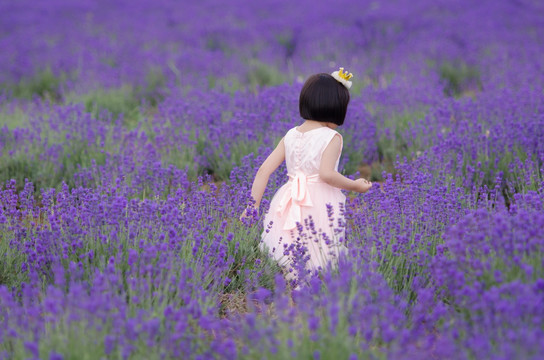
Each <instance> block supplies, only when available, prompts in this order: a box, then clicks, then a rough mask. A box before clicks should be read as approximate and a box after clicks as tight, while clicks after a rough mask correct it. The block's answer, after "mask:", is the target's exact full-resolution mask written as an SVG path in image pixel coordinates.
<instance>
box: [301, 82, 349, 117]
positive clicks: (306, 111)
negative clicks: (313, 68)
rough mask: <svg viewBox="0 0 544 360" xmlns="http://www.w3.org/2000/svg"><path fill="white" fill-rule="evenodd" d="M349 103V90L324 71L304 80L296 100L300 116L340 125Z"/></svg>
mask: <svg viewBox="0 0 544 360" xmlns="http://www.w3.org/2000/svg"><path fill="white" fill-rule="evenodd" d="M348 104H349V90H348V89H347V88H346V87H345V86H344V85H342V84H341V83H340V82H339V81H337V80H336V79H335V78H333V77H332V76H331V75H329V74H326V73H320V74H315V75H312V76H310V77H309V78H308V80H306V82H305V83H304V86H303V87H302V90H301V91H300V98H299V101H298V108H299V111H300V116H301V117H302V118H303V119H306V120H315V121H321V122H331V123H334V124H336V125H342V124H343V123H344V119H345V117H346V111H347V109H348Z"/></svg>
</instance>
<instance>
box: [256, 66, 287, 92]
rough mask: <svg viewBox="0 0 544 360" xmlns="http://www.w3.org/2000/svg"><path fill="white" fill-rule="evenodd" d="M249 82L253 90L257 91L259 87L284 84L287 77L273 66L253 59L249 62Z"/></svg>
mask: <svg viewBox="0 0 544 360" xmlns="http://www.w3.org/2000/svg"><path fill="white" fill-rule="evenodd" d="M247 82H248V84H249V87H250V88H251V89H252V90H256V89H257V88H259V87H265V86H276V85H280V84H284V83H286V82H287V76H286V75H285V74H284V73H282V72H281V71H280V70H278V69H277V68H275V67H273V66H272V65H268V64H265V63H264V62H262V61H259V60H256V59H253V60H251V61H250V62H249V70H248V73H247Z"/></svg>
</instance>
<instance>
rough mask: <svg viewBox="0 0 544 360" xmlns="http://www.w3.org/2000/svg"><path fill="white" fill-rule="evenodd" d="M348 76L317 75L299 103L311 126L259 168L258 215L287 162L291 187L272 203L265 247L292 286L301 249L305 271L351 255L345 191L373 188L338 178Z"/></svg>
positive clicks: (295, 132) (292, 135)
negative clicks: (272, 181) (347, 246)
mask: <svg viewBox="0 0 544 360" xmlns="http://www.w3.org/2000/svg"><path fill="white" fill-rule="evenodd" d="M343 70H344V69H343V68H340V70H339V71H335V72H333V73H332V74H331V75H329V74H325V73H321V74H315V75H312V76H311V77H310V78H309V79H308V80H307V81H306V83H305V84H304V86H303V87H302V90H301V92H300V98H299V111H300V116H301V117H302V118H303V119H305V121H304V122H303V123H302V124H300V125H299V126H296V127H294V128H292V129H291V130H289V131H288V132H287V133H286V134H285V136H284V137H283V138H282V139H281V141H280V142H279V144H278V146H277V147H276V148H275V149H274V151H273V152H272V153H271V154H270V155H269V156H268V158H267V159H266V160H265V161H264V163H263V164H262V165H261V166H260V167H259V170H258V171H257V175H256V176H255V180H254V182H253V186H252V188H251V196H252V197H253V199H254V200H255V207H256V209H258V208H259V205H260V203H261V199H262V196H263V193H264V190H265V188H266V186H267V184H268V179H269V177H270V175H271V174H272V173H273V172H274V171H275V170H276V169H277V168H278V167H279V166H280V165H281V164H282V162H283V161H284V160H285V161H286V165H287V172H288V176H289V181H288V182H287V183H286V184H284V185H283V186H282V187H281V188H280V189H279V190H278V191H277V192H276V194H275V195H274V197H273V198H272V201H271V202H270V209H269V211H268V213H267V214H266V215H265V218H264V231H263V233H262V243H261V244H260V246H261V249H263V250H265V251H269V252H270V253H271V254H272V255H273V257H274V258H275V259H276V260H277V261H278V262H279V264H280V266H282V267H283V268H284V269H285V270H286V271H287V276H286V277H287V279H288V280H290V279H293V278H295V277H296V275H295V273H296V272H297V271H293V270H295V269H293V270H290V269H288V267H289V266H293V259H294V257H295V254H296V253H297V252H299V253H300V249H301V246H300V245H303V246H302V249H303V250H302V251H303V253H304V251H306V254H303V255H309V259H307V260H308V261H307V263H306V264H305V265H303V266H305V267H306V269H308V270H314V269H319V267H321V268H325V267H326V265H327V263H328V262H329V261H331V260H332V259H335V258H337V257H338V255H339V253H340V252H341V251H343V250H342V249H345V246H344V245H343V243H342V241H343V238H344V223H343V214H342V211H341V210H343V207H344V205H345V200H346V197H345V196H344V194H343V193H342V192H341V190H340V189H345V190H353V191H357V192H360V193H363V192H366V191H368V190H369V189H370V188H371V186H372V183H370V182H368V181H366V180H364V179H357V180H351V179H348V178H347V177H345V176H343V175H341V174H339V173H338V161H339V159H340V155H341V151H342V136H341V135H340V134H339V133H338V132H336V131H335V130H334V129H336V128H337V127H338V126H339V125H342V124H343V123H344V118H345V116H346V111H347V107H348V103H349V100H350V96H349V90H348V89H349V87H350V86H351V81H349V79H350V78H351V77H352V76H353V75H352V74H347V72H346V73H344V72H343ZM331 211H332V214H331ZM246 213H247V212H246ZM246 213H244V215H243V216H245V214H246Z"/></svg>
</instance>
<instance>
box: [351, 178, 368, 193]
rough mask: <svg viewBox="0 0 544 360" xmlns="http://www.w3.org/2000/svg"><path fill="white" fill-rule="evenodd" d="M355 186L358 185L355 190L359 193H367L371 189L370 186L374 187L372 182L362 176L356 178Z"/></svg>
mask: <svg viewBox="0 0 544 360" xmlns="http://www.w3.org/2000/svg"><path fill="white" fill-rule="evenodd" d="M355 186H356V189H355V191H357V192H359V193H365V192H367V191H368V190H370V188H371V187H372V183H371V182H370V181H368V180H365V179H362V178H361V179H357V180H355Z"/></svg>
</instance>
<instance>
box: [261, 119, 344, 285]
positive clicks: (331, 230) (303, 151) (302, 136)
mask: <svg viewBox="0 0 544 360" xmlns="http://www.w3.org/2000/svg"><path fill="white" fill-rule="evenodd" d="M337 134H338V135H339V136H340V139H342V137H341V135H340V134H339V133H338V132H336V131H335V130H333V129H331V128H329V127H326V126H323V127H320V128H316V129H312V130H309V131H307V132H305V133H302V132H300V131H299V130H298V129H297V128H296V127H295V128H292V129H291V130H289V131H288V132H287V134H286V135H285V137H284V144H285V162H286V166H287V173H288V177H289V180H288V182H287V183H286V184H284V185H283V186H282V187H280V188H279V189H278V191H277V192H276V194H275V195H274V196H273V198H272V200H271V202H270V208H269V210H268V213H267V214H266V215H265V218H264V230H263V233H262V236H261V238H262V242H261V243H260V246H261V249H262V250H264V251H265V252H267V251H268V252H269V253H270V254H272V256H273V257H274V258H275V259H276V260H277V261H278V263H279V264H280V266H282V267H284V269H287V268H288V267H289V266H290V265H291V264H292V263H293V259H294V256H295V255H293V254H294V253H295V251H294V249H295V248H298V249H301V248H302V249H303V251H302V253H303V254H304V256H303V257H306V258H307V255H309V259H308V261H307V262H306V264H305V268H306V269H308V270H315V269H319V267H321V268H323V269H324V268H325V267H326V266H327V263H329V262H330V261H334V260H336V259H337V258H338V256H339V253H340V252H343V251H345V250H346V247H345V245H344V234H345V231H344V227H345V224H344V216H343V209H344V205H345V201H346V197H345V195H344V194H343V193H342V191H341V190H340V189H339V188H336V187H333V186H331V185H329V184H327V183H325V182H324V181H322V180H321V179H320V177H319V167H320V164H321V156H322V154H323V151H324V150H325V148H326V147H327V146H328V145H329V143H330V142H331V140H332V138H333V137H334V136H335V135H337ZM339 160H340V155H339V156H338V159H337V160H336V164H335V170H338V162H339ZM299 253H300V251H299ZM333 265H334V264H333ZM295 274H296V270H295V271H293V272H287V279H293V278H294V277H295Z"/></svg>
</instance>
